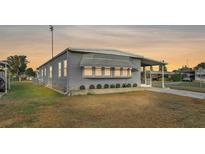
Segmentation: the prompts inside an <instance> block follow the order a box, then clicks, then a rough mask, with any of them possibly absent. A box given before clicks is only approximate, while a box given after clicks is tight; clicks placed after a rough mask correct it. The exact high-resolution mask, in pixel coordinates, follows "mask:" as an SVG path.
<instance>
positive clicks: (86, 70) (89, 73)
mask: <svg viewBox="0 0 205 154" xmlns="http://www.w3.org/2000/svg"><path fill="white" fill-rule="evenodd" d="M83 72H84V76H92V75H93V70H92V67H91V66H85V67H84V71H83Z"/></svg>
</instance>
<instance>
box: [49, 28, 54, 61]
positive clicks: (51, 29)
mask: <svg viewBox="0 0 205 154" xmlns="http://www.w3.org/2000/svg"><path fill="white" fill-rule="evenodd" d="M49 29H50V31H51V48H52V58H53V30H54V28H53V26H52V25H50V26H49Z"/></svg>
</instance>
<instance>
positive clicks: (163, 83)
mask: <svg viewBox="0 0 205 154" xmlns="http://www.w3.org/2000/svg"><path fill="white" fill-rule="evenodd" d="M162 88H165V86H164V65H162Z"/></svg>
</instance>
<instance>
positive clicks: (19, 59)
mask: <svg viewBox="0 0 205 154" xmlns="http://www.w3.org/2000/svg"><path fill="white" fill-rule="evenodd" d="M7 61H8V64H9V66H10V67H9V69H10V71H11V73H12V74H14V75H16V76H17V78H18V79H19V81H21V75H22V74H24V73H25V71H26V67H27V64H28V63H29V62H28V60H27V57H26V56H24V55H22V56H18V55H14V56H10V57H8V58H7Z"/></svg>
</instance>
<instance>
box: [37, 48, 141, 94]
mask: <svg viewBox="0 0 205 154" xmlns="http://www.w3.org/2000/svg"><path fill="white" fill-rule="evenodd" d="M84 54H87V53H78V52H75V53H74V52H69V53H68V59H67V53H64V54H62V55H60V56H58V57H56V58H55V59H53V60H51V61H49V62H48V63H46V64H45V65H43V66H41V67H40V68H39V80H40V82H41V83H43V84H44V85H45V86H49V87H53V88H55V89H57V90H60V91H64V92H65V91H66V87H67V85H68V88H69V90H78V89H79V87H80V86H81V85H84V86H86V88H89V86H90V85H91V84H93V85H95V86H96V85H97V84H101V85H102V86H103V85H104V84H109V85H111V84H117V83H120V84H121V85H122V84H123V83H130V84H134V83H137V84H138V85H140V84H141V74H140V68H141V60H140V59H136V58H129V57H124V56H117V55H105V54H95V55H94V56H95V57H96V56H97V57H99V58H112V59H122V60H123V59H124V60H127V59H128V60H130V61H132V62H133V63H134V65H136V67H137V68H138V70H137V71H132V77H131V78H85V77H83V68H82V67H81V66H80V62H81V59H82V57H83V55H84ZM66 59H67V62H68V70H67V75H68V76H67V77H64V69H63V61H64V60H66ZM59 62H61V63H62V67H61V69H62V71H61V73H62V74H61V77H60V78H59V77H58V63H59ZM50 66H52V67H53V74H52V76H53V77H52V79H50V78H49V68H50ZM45 68H46V76H45V72H44V71H45ZM42 70H43V76H42V74H41V71H42ZM67 82H68V83H67Z"/></svg>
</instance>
